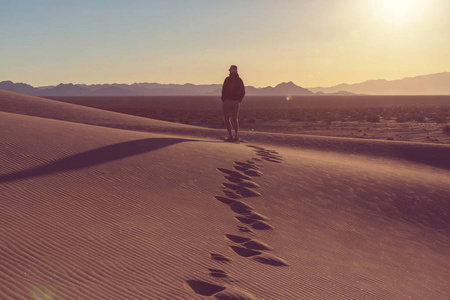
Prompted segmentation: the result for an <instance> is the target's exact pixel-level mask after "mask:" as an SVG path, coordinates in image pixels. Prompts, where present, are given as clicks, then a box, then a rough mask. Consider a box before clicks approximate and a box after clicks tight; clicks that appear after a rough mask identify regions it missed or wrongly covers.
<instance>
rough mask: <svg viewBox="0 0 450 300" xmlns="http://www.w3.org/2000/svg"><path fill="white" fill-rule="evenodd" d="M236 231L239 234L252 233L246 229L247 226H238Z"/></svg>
mask: <svg viewBox="0 0 450 300" xmlns="http://www.w3.org/2000/svg"><path fill="white" fill-rule="evenodd" d="M238 229H239V231H241V232H245V233H252V232H253V231H252V230H251V229H250V228H248V227H247V226H242V225H238Z"/></svg>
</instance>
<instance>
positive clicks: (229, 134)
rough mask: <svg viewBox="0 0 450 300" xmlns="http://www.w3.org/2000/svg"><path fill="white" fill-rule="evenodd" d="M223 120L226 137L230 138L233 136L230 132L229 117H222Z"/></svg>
mask: <svg viewBox="0 0 450 300" xmlns="http://www.w3.org/2000/svg"><path fill="white" fill-rule="evenodd" d="M223 120H224V121H225V126H226V127H227V131H228V137H229V138H230V139H232V138H233V134H232V133H231V121H230V117H228V118H226V117H224V118H223Z"/></svg>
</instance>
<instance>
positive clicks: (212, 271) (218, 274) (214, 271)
mask: <svg viewBox="0 0 450 300" xmlns="http://www.w3.org/2000/svg"><path fill="white" fill-rule="evenodd" d="M208 270H209V275H211V276H212V277H216V278H227V277H228V275H227V273H225V271H222V270H219V269H208Z"/></svg>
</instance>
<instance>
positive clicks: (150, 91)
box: [0, 72, 450, 97]
mask: <svg viewBox="0 0 450 300" xmlns="http://www.w3.org/2000/svg"><path fill="white" fill-rule="evenodd" d="M0 90H6V91H11V92H16V93H21V94H28V95H33V96H41V97H46V96H197V95H205V96H219V95H220V93H221V90H222V85H221V84H204V85H195V84H190V83H187V84H160V83H154V82H153V83H148V82H144V83H133V84H117V83H114V84H91V85H86V84H71V83H69V84H62V83H61V84H59V85H57V86H41V87H33V86H31V85H29V84H25V83H13V82H11V81H3V82H0ZM355 94H367V95H450V72H445V73H438V74H430V75H423V76H417V77H408V78H404V79H400V80H391V81H387V80H384V79H379V80H368V81H365V82H362V83H356V84H346V83H344V84H339V85H336V86H333V87H315V88H309V89H305V88H303V87H300V86H298V85H296V84H294V83H293V82H292V81H290V82H283V83H280V84H278V85H277V86H275V87H271V86H268V87H264V88H256V87H253V86H247V87H246V95H248V96H300V95H355Z"/></svg>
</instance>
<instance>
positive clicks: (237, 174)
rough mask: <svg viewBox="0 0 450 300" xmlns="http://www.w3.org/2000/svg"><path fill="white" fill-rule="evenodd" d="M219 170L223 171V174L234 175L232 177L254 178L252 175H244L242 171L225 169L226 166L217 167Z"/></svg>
mask: <svg viewBox="0 0 450 300" xmlns="http://www.w3.org/2000/svg"><path fill="white" fill-rule="evenodd" d="M217 170H218V171H219V172H222V173H223V174H227V175H228V176H230V177H232V178H239V179H245V180H252V178H251V177H249V176H247V175H244V174H242V173H240V172H237V171H232V170H228V169H224V168H217Z"/></svg>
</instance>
